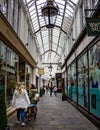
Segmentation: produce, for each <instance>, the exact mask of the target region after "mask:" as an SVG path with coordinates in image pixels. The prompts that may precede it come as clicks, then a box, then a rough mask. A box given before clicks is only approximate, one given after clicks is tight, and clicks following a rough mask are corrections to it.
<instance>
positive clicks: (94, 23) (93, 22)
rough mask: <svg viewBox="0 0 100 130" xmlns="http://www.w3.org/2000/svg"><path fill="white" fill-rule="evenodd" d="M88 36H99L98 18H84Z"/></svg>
mask: <svg viewBox="0 0 100 130" xmlns="http://www.w3.org/2000/svg"><path fill="white" fill-rule="evenodd" d="M86 29H87V33H88V36H100V18H86Z"/></svg>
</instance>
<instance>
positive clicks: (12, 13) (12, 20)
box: [11, 0, 15, 26]
mask: <svg viewBox="0 0 100 130" xmlns="http://www.w3.org/2000/svg"><path fill="white" fill-rule="evenodd" d="M14 13H15V0H11V24H12V26H14Z"/></svg>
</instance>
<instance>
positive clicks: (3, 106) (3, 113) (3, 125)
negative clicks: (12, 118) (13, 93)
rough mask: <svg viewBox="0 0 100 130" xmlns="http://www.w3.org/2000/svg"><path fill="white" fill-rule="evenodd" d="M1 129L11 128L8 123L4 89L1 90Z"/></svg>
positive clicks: (7, 129) (8, 129)
mask: <svg viewBox="0 0 100 130" xmlns="http://www.w3.org/2000/svg"><path fill="white" fill-rule="evenodd" d="M0 130H10V127H9V126H8V125H7V115H6V103H5V93H4V91H3V90H0Z"/></svg>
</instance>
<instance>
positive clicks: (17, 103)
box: [12, 82, 30, 126]
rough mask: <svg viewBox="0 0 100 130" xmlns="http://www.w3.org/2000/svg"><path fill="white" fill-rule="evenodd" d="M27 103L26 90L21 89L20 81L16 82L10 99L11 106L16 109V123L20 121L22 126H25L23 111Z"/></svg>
mask: <svg viewBox="0 0 100 130" xmlns="http://www.w3.org/2000/svg"><path fill="white" fill-rule="evenodd" d="M29 104H30V100H29V97H28V94H27V91H26V90H25V89H23V86H22V83H21V82H18V83H17V87H16V89H15V92H14V94H13V99H12V106H14V107H15V108H16V110H17V124H20V123H21V125H22V126H25V122H24V111H25V109H26V108H28V106H29Z"/></svg>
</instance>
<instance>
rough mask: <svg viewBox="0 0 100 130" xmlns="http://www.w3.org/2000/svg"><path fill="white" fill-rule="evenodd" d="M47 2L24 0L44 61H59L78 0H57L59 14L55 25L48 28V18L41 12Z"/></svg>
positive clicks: (42, 0)
mask: <svg viewBox="0 0 100 130" xmlns="http://www.w3.org/2000/svg"><path fill="white" fill-rule="evenodd" d="M45 2H46V0H24V3H25V7H26V10H27V14H28V16H29V19H30V23H31V26H32V27H33V31H34V35H35V37H36V42H37V47H38V49H39V51H40V54H41V56H42V62H43V63H58V62H59V60H60V58H61V55H62V52H63V50H64V45H65V43H66V34H67V32H68V31H69V28H70V25H71V22H72V19H73V16H74V12H75V9H76V5H77V2H78V0H55V2H56V4H57V5H58V7H59V14H58V15H57V16H55V19H56V20H55V26H54V28H51V29H50V28H49V29H48V28H46V26H45V25H46V19H44V17H43V16H42V13H41V7H43V6H44V4H45Z"/></svg>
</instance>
